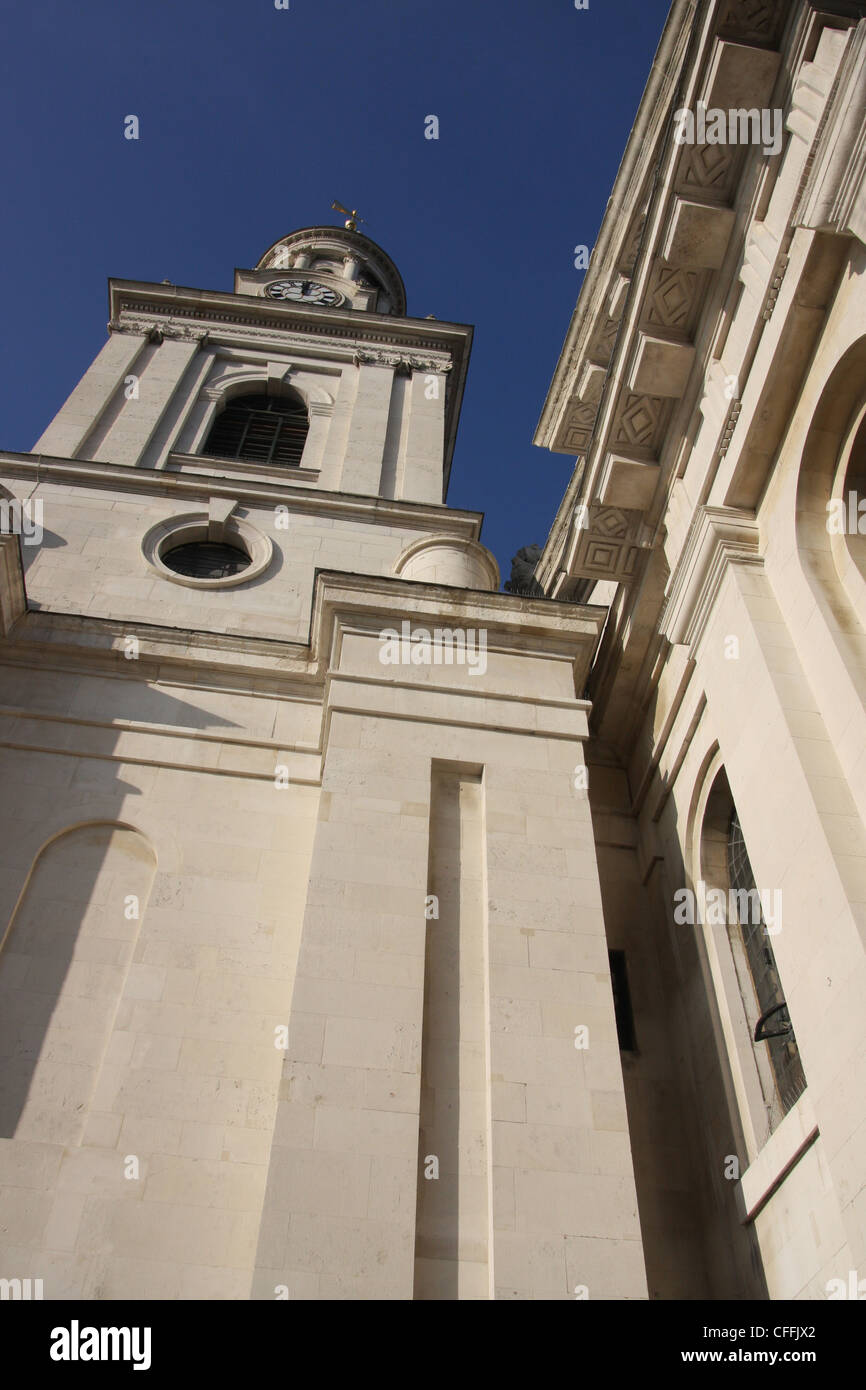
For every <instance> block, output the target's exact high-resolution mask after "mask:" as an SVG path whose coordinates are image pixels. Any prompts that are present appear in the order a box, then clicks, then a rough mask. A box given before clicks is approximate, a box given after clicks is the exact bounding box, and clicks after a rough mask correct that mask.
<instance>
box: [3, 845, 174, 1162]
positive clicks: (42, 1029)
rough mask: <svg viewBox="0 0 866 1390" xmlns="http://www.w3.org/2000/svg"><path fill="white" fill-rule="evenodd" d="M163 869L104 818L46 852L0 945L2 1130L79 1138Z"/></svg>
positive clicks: (11, 1134) (49, 1139)
mask: <svg viewBox="0 0 866 1390" xmlns="http://www.w3.org/2000/svg"><path fill="white" fill-rule="evenodd" d="M155 871H156V856H155V855H154V852H153V850H152V849H151V847H150V845H149V843H148V841H147V840H146V839H145V837H144V836H143V835H142V834H140V833H139V832H138V831H137V830H134V829H132V828H131V827H129V826H124V825H118V824H111V823H107V822H96V823H90V824H86V825H81V826H78V827H76V828H74V829H71V830H67V831H62V832H61V833H60V834H59V835H56V836H55V837H54V838H53V839H51V840H49V841H48V843H47V844H45V845H44V846H43V847H42V849H41V850H40V851H39V853H38V854H37V856H36V858H35V860H34V862H33V866H32V868H31V870H30V873H29V874H28V876H27V881H26V884H25V886H24V889H23V891H22V893H21V896H20V898H19V900H18V903H17V906H16V908H15V910H14V912H13V914H12V918H11V921H10V923H9V928H8V930H7V933H6V936H5V938H4V940H3V943H2V948H0V1136H2V1137H3V1138H16V1139H26V1140H30V1141H41V1142H45V1143H55V1144H77V1143H79V1142H80V1141H81V1135H82V1131H83V1128H84V1124H85V1121H86V1118H87V1112H88V1108H89V1104H90V1099H91V1096H92V1094H93V1090H94V1087H95V1085H96V1081H97V1079H98V1076H99V1071H100V1067H101V1065H102V1061H103V1056H104V1054H105V1050H106V1047H107V1045H108V1040H109V1037H110V1035H111V1030H112V1026H113V1024H114V1018H115V1014H116V1012H117V1007H118V1004H119V1002H120V998H121V994H122V992H123V986H124V982H125V979H126V975H127V971H128V968H129V964H130V962H131V960H132V955H133V951H134V949H135V943H136V940H137V937H138V932H139V927H140V924H141V917H142V915H143V912H144V909H145V906H146V903H147V898H148V894H149V893H150V889H151V885H152V883H153V876H154V873H155Z"/></svg>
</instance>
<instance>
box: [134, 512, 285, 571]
mask: <svg viewBox="0 0 866 1390" xmlns="http://www.w3.org/2000/svg"><path fill="white" fill-rule="evenodd" d="M141 549H142V554H143V555H144V558H145V560H146V561H147V563H148V565H149V566H150V568H151V569H152V570H155V571H156V573H157V574H158V575H160V576H161V578H163V579H168V580H169V581H170V582H171V583H172V584H184V585H186V586H187V588H190V589H230V588H233V587H235V586H237V585H238V584H247V583H248V582H249V581H250V580H251V579H255V578H256V577H257V576H258V575H260V574H263V573H264V571H265V570H266V569H267V567H268V565H269V564H270V562H271V557H272V555H273V553H274V548H273V545H272V544H271V541H270V539H269V538H268V537H267V536H266V535H264V534H263V532H261V531H258V530H256V528H255V527H254V526H250V524H249V523H248V522H246V521H241V520H239V519H238V518H237V517H233V516H230V517H228V518H227V519H226V520H224V521H216V520H214V518H213V517H210V516H208V514H207V512H193V513H190V514H188V515H186V516H173V517H169V518H168V520H166V521H160V522H158V523H157V525H156V526H151V528H150V530H149V531H148V532H147V533H146V535H145V536H144V539H143V540H142V542H141Z"/></svg>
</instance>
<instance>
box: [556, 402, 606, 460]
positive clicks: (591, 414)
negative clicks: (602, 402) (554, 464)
mask: <svg viewBox="0 0 866 1390" xmlns="http://www.w3.org/2000/svg"><path fill="white" fill-rule="evenodd" d="M597 414H598V407H597V406H595V405H586V404H580V403H577V404H575V405H573V406H572V407H571V409H570V410H569V412H568V418H567V420H566V427H565V440H564V442H565V447H566V448H567V449H575V450H577V452H578V453H581V454H582V453H585V452H586V450H587V449H588V448H589V442H590V440H591V438H592V428H593V425H594V424H595V417H596V415H597Z"/></svg>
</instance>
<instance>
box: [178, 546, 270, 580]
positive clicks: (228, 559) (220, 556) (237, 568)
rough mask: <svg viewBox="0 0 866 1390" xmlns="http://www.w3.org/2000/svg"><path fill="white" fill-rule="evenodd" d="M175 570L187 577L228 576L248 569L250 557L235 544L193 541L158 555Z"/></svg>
mask: <svg viewBox="0 0 866 1390" xmlns="http://www.w3.org/2000/svg"><path fill="white" fill-rule="evenodd" d="M159 558H160V559H161V560H162V563H163V564H164V565H168V567H169V569H170V570H173V571H174V573H175V574H183V575H186V577H187V578H188V579H228V578H229V576H230V575H232V574H240V573H241V572H242V571H243V570H246V569H249V567H250V564H251V561H250V557H249V555H248V554H247V552H246V551H245V550H241V549H239V547H238V546H236V545H222V544H219V543H217V542H212V541H191V542H188V543H187V544H186V545H176V546H174V547H173V548H172V549H171V550H164V551H163V552H162V554H161V555H160V557H159Z"/></svg>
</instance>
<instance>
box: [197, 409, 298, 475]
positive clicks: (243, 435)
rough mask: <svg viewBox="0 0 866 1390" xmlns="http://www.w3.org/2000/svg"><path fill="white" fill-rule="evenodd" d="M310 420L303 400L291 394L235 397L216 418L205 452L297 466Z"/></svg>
mask: <svg viewBox="0 0 866 1390" xmlns="http://www.w3.org/2000/svg"><path fill="white" fill-rule="evenodd" d="M308 429H309V421H308V419H307V411H306V408H305V406H304V405H303V403H302V402H301V401H299V400H296V399H295V398H294V397H288V396H261V395H253V396H235V397H234V398H233V399H232V400H230V401H229V403H228V405H227V406H226V407H225V410H222V411H221V412H220V414H219V415H218V416H217V417H216V419H215V420H214V422H213V424H212V425H211V428H210V433H209V434H208V437H207V439H206V441H205V445H204V448H203V450H202V453H203V454H207V455H208V456H209V457H210V458H224V459H245V460H246V461H247V462H249V463H275V464H280V465H282V466H284V467H290V468H297V467H298V466H299V465H300V462H301V455H302V454H303V452H304V445H305V443H306V440H307V430H308Z"/></svg>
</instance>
